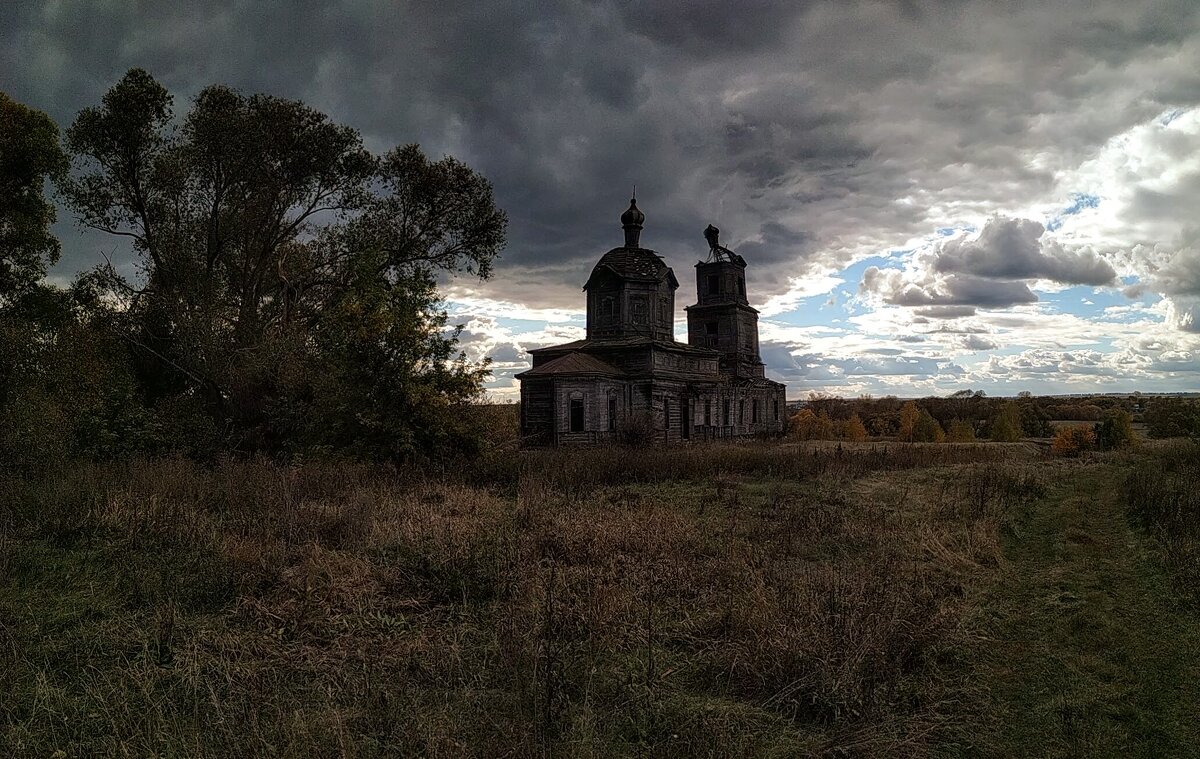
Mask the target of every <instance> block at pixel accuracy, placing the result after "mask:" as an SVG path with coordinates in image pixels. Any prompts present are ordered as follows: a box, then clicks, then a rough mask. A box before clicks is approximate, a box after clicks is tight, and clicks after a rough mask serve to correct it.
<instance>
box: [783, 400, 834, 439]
mask: <svg viewBox="0 0 1200 759" xmlns="http://www.w3.org/2000/svg"><path fill="white" fill-rule="evenodd" d="M788 427H789V431H790V432H791V434H792V436H793V437H796V438H799V439H800V440H828V439H830V438H832V437H833V420H831V419H830V418H829V416H828V415H827V414H826V413H825V412H824V411H822V412H820V413H818V414H814V413H813V411H812V409H807V408H802V409H800V410H799V411H797V412H796V413H795V414H792V418H791V419H790V420H789V421H788Z"/></svg>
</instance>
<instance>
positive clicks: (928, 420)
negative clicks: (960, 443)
mask: <svg viewBox="0 0 1200 759" xmlns="http://www.w3.org/2000/svg"><path fill="white" fill-rule="evenodd" d="M945 439H946V433H944V432H942V425H940V424H938V421H937V419H934V418H933V416H932V415H931V414H930V413H929V412H928V411H926V410H925V409H921V411H920V413H919V414H917V421H916V423H915V424H914V425H913V430H912V437H911V440H913V441H914V442H917V443H940V442H942V441H943V440H945Z"/></svg>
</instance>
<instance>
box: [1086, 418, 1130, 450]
mask: <svg viewBox="0 0 1200 759" xmlns="http://www.w3.org/2000/svg"><path fill="white" fill-rule="evenodd" d="M1136 443H1137V438H1136V437H1134V434H1133V417H1131V416H1130V415H1129V412H1127V411H1124V410H1122V409H1119V408H1114V409H1109V410H1108V411H1106V412H1104V418H1103V419H1102V420H1101V422H1100V423H1099V424H1097V425H1096V445H1097V447H1099V448H1100V450H1102V451H1111V450H1115V449H1118V448H1128V447H1130V446H1132V445H1135V444H1136Z"/></svg>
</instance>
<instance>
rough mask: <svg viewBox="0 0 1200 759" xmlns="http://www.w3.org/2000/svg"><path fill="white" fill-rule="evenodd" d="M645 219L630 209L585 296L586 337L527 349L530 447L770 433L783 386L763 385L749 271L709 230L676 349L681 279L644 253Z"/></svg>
mask: <svg viewBox="0 0 1200 759" xmlns="http://www.w3.org/2000/svg"><path fill="white" fill-rule="evenodd" d="M645 218H646V217H645V215H644V214H643V213H642V212H641V211H640V210H639V209H638V207H637V201H636V200H631V201H630V203H629V209H628V210H626V211H625V213H623V214H622V215H621V225H622V227H623V228H624V231H625V244H624V245H623V246H621V247H619V248H614V249H612V250H610V251H609V252H607V253H605V254H604V255H603V256H602V257H601V258H600V260H599V261H598V262H597V263H596V266H595V267H594V268H593V269H592V274H591V276H590V277H589V278H588V281H587V283H586V284H584V286H583V289H584V292H585V293H586V295H587V336H586V337H585V338H584V339H583V340H576V341H575V342H571V343H566V344H563V345H554V346H550V347H546V348H538V349H536V350H532V351H530V354H531V355H532V357H533V366H532V367H531V368H530V369H529V370H527V371H525V372H522V373H520V374H518V375H517V379H518V380H520V382H521V439H522V443H523V444H524V445H527V446H558V445H570V444H590V443H603V442H608V441H615V440H619V439H622V438H623V437H625V436H627V435H629V436H637V437H640V438H649V439H650V440H652V441H654V442H657V443H661V444H668V443H676V442H682V441H687V440H709V439H717V438H732V437H742V436H748V435H768V434H778V433H781V432H782V431H783V428H784V423H785V421H786V415H787V412H786V405H785V399H784V391H785V387H784V385H783V384H781V383H779V382H775V381H773V380H770V379H767V378H766V377H765V376H764V372H763V362H762V359H761V358H760V357H759V350H758V311H756V310H755V309H754V308H752V307H751V306H750V303H749V301H748V299H747V296H746V262H745V260H744V259H743V258H742V257H741V256H739V255H737V254H736V253H734V252H732V251H730V250H729V249H727V248H724V247H722V246H721V245H720V242H719V238H718V234H719V233H718V230H717V229H716V228H714V227H713V226H711V225H709V227H708V229H706V230H705V233H704V236H705V238H706V240H707V242H708V254H707V257H706V259H705V260H703V261H700V262H698V263H697V264H696V302H695V303H694V304H693V305H690V306H687V308H686V309H685V310H686V312H687V320H688V341H687V342H686V343H681V342H678V341H676V340H675V291H676V290H677V289H678V288H679V281H678V280H677V279H676V278H675V272H674V271H672V270H671V267H669V266H667V264H666V262H665V261H664V260H663V258H662V256H660V255H658V254H657V253H655V252H654V251H653V250H650V249H648V248H643V247H641V232H642V228H643V224H644V222H645Z"/></svg>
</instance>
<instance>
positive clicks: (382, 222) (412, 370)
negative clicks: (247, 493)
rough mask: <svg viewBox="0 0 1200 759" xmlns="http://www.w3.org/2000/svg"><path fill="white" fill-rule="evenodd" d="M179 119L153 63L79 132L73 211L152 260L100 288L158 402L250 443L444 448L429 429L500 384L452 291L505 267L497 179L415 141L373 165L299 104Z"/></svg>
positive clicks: (402, 452)
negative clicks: (199, 407) (444, 310)
mask: <svg viewBox="0 0 1200 759" xmlns="http://www.w3.org/2000/svg"><path fill="white" fill-rule="evenodd" d="M173 117H174V114H173V111H172V97H171V95H170V94H169V93H168V92H167V91H166V89H165V88H163V87H162V85H160V84H159V83H158V82H156V81H155V80H154V79H153V78H152V77H151V76H150V75H149V74H147V73H146V72H144V71H141V70H138V69H134V70H132V71H130V72H129V73H128V74H126V75H125V77H124V78H123V79H122V80H121V81H120V82H119V83H118V84H117V85H115V86H114V87H113V88H112V89H111V90H110V91H109V92H108V93H107V94H106V95H105V96H104V98H103V102H102V103H101V105H100V106H98V107H95V108H89V109H87V110H85V111H83V112H81V113H80V114H79V116H78V118H77V119H76V121H75V123H74V124H73V125H72V126H71V128H70V129H69V130H68V131H67V148H68V151H69V152H70V154H71V155H72V157H73V159H74V166H75V173H74V178H73V179H72V180H70V181H68V182H65V183H64V192H65V195H66V197H67V198H68V199H69V202H70V204H71V206H72V208H73V209H74V210H75V211H76V212H77V213H78V215H79V218H80V220H81V222H82V223H83V224H85V225H87V226H89V227H93V228H96V229H101V230H104V231H106V232H109V233H111V234H114V235H119V236H123V237H125V238H127V239H129V240H130V241H131V242H132V246H133V249H134V251H136V253H137V254H138V257H139V261H140V264H141V269H142V274H141V276H140V277H138V278H136V279H135V280H130V279H127V278H124V277H121V276H119V275H118V273H117V272H116V270H115V269H114V268H113V267H111V266H106V267H101V269H100V271H99V272H98V273H97V279H98V280H99V281H101V282H102V283H103V284H104V285H105V286H106V287H107V288H108V290H109V292H110V294H111V295H113V296H116V297H118V298H119V299H120V300H121V301H122V302H123V304H124V305H123V313H124V314H125V315H126V317H127V326H126V329H125V333H126V337H127V339H128V340H129V341H130V342H132V343H133V344H135V345H136V346H137V350H138V353H139V355H140V356H141V357H142V360H143V364H144V366H143V370H142V375H143V381H144V383H145V386H146V387H147V388H148V389H149V391H150V393H151V395H158V396H175V397H178V396H180V395H195V396H198V397H201V398H203V399H204V401H205V403H206V405H207V408H208V409H209V411H210V413H212V414H213V415H214V416H215V417H216V418H217V419H218V420H219V421H220V422H221V423H222V424H224V425H227V428H228V429H229V430H230V431H231V432H232V433H233V434H234V435H235V436H237V437H238V438H239V439H240V443H239V444H240V445H242V446H244V447H247V448H286V447H290V446H294V445H336V446H344V445H349V444H351V443H353V444H354V445H356V446H360V447H367V448H369V449H370V452H373V453H381V452H382V453H387V454H388V455H392V456H406V455H410V454H413V453H424V452H428V451H430V450H431V448H433V447H435V446H436V444H437V442H438V441H436V440H432V439H429V437H428V435H425V434H423V432H422V430H426V429H428V428H429V427H430V426H434V427H438V426H446V424H449V423H448V422H446V420H447V419H451V418H453V413H452V411H451V410H452V409H453V408H454V407H456V406H457V405H459V404H461V403H462V402H463V401H465V400H467V399H469V398H471V397H473V396H474V395H475V394H477V393H478V391H479V387H480V380H481V379H482V376H483V375H482V374H481V372H480V370H481V367H477V366H472V365H470V364H468V363H466V362H465V361H464V360H462V358H461V354H460V353H459V352H458V351H457V349H456V343H455V338H456V334H455V333H454V332H453V331H447V329H446V324H445V317H444V315H443V314H441V313H440V311H439V309H438V297H437V289H436V282H437V279H438V277H439V276H441V275H442V274H444V273H455V272H470V273H473V274H475V275H477V276H480V277H485V276H487V275H488V274H489V273H490V270H491V263H492V261H493V259H494V258H495V257H496V255H497V254H498V252H499V251H500V249H501V248H502V247H503V244H504V235H505V227H506V218H505V215H504V213H503V212H501V211H500V210H498V209H497V208H496V207H495V204H494V201H493V197H492V189H491V185H490V184H489V183H488V182H487V180H486V179H484V178H483V177H482V176H480V175H479V174H477V173H475V172H474V171H472V170H471V169H470V168H468V167H467V166H465V165H463V164H462V163H460V162H458V161H456V160H454V159H452V158H449V157H447V158H443V159H441V160H439V161H430V160H428V159H427V158H426V157H425V156H424V155H423V154H422V152H421V151H420V149H419V148H418V147H417V146H415V145H409V146H404V147H400V148H397V149H395V150H393V151H391V152H389V153H387V154H385V155H383V156H375V155H372V154H371V153H369V152H368V151H367V150H366V149H364V147H363V145H362V139H361V137H360V135H359V134H358V133H357V132H356V131H355V130H353V129H351V128H349V127H346V126H342V125H338V124H335V123H333V122H332V121H330V119H329V118H328V117H327V116H325V115H324V114H322V113H320V112H318V111H316V110H314V109H312V108H310V107H308V106H307V105H305V104H304V103H301V102H298V101H292V100H284V99H280V98H276V97H270V96H266V95H251V96H247V95H243V94H242V93H239V92H237V91H235V90H232V89H229V88H227V87H222V86H212V87H208V88H206V89H204V90H203V91H201V92H200V94H199V95H198V96H197V97H196V98H195V100H194V102H193V103H192V105H191V108H190V110H189V111H188V113H187V114H186V115H185V116H184V118H183V119H182V120H181V121H180V122H179V123H178V125H177V126H172V122H173ZM431 409H432V410H439V412H440V413H441V414H442V415H441V416H440V417H438V418H437V419H434V418H432V417H430V416H429V414H430V413H432V411H431ZM396 441H402V442H401V443H400V444H397V443H396ZM457 442H460V441H446V443H447V445H450V444H454V443H457Z"/></svg>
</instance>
